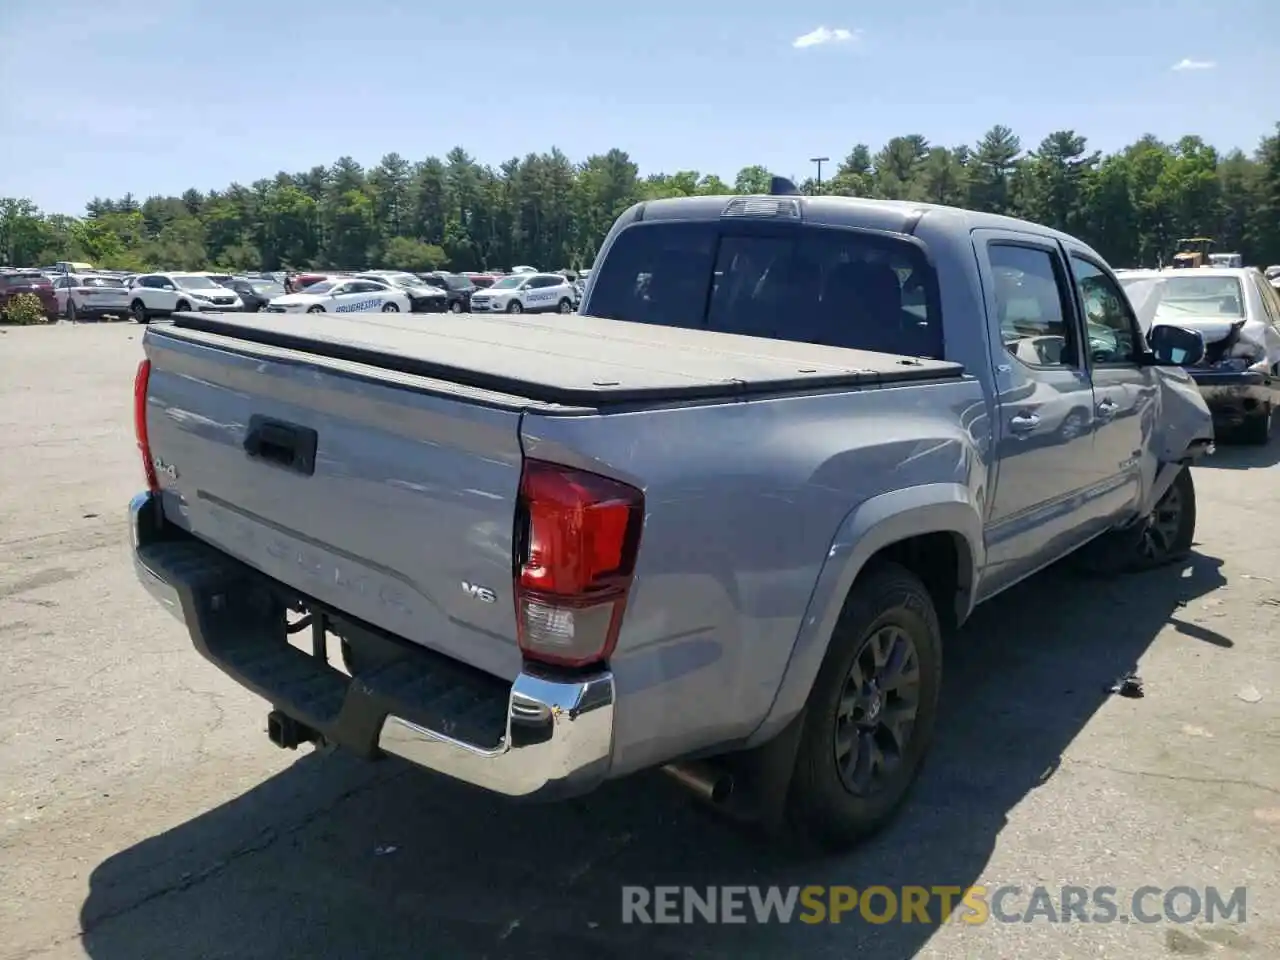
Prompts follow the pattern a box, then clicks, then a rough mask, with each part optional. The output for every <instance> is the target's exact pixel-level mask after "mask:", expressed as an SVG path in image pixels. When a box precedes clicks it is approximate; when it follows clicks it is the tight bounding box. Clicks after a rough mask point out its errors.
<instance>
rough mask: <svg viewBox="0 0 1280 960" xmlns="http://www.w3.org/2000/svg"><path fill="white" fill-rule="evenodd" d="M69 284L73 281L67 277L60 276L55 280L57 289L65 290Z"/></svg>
mask: <svg viewBox="0 0 1280 960" xmlns="http://www.w3.org/2000/svg"><path fill="white" fill-rule="evenodd" d="M69 286H71V281H70V280H69V279H67V278H66V277H59V278H58V279H57V280H55V281H53V289H55V290H65V289H66V288H67V287H69Z"/></svg>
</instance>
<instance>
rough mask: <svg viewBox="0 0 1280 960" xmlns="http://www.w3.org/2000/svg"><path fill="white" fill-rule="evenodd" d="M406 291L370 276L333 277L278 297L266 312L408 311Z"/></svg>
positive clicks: (409, 306) (409, 309)
mask: <svg viewBox="0 0 1280 960" xmlns="http://www.w3.org/2000/svg"><path fill="white" fill-rule="evenodd" d="M412 309H413V304H412V302H411V301H410V299H409V295H408V294H407V293H405V291H403V290H400V289H398V288H396V287H393V286H392V285H391V284H389V283H384V282H383V281H381V280H372V279H369V278H367V277H346V278H344V277H334V278H333V279H331V280H321V281H320V282H319V283H313V284H311V286H309V287H307V288H306V290H304V291H302V292H301V293H287V294H285V295H284V296H283V297H276V298H275V299H274V300H272V301H271V302H270V303H269V304H267V306H266V312H267V313H402V312H403V313H409V312H410V311H411V310H412Z"/></svg>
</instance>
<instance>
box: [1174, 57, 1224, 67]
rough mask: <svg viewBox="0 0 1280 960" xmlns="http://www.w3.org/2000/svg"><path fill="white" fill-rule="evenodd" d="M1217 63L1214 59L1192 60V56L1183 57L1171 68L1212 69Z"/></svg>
mask: <svg viewBox="0 0 1280 960" xmlns="http://www.w3.org/2000/svg"><path fill="white" fill-rule="evenodd" d="M1216 66H1217V64H1216V63H1214V62H1213V61H1212V60H1192V59H1191V58H1190V57H1183V58H1182V59H1181V60H1179V61H1178V62H1177V63H1175V64H1174V65H1173V66H1172V67H1171V68H1170V69H1172V70H1212V69H1213V68H1214V67H1216Z"/></svg>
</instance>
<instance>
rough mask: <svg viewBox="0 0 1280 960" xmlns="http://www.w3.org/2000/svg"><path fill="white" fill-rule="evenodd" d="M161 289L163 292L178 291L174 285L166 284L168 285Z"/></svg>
mask: <svg viewBox="0 0 1280 960" xmlns="http://www.w3.org/2000/svg"><path fill="white" fill-rule="evenodd" d="M160 289H161V290H177V289H178V288H177V287H175V286H174V285H173V284H172V283H166V284H165V285H164V286H163V287H161V288H160Z"/></svg>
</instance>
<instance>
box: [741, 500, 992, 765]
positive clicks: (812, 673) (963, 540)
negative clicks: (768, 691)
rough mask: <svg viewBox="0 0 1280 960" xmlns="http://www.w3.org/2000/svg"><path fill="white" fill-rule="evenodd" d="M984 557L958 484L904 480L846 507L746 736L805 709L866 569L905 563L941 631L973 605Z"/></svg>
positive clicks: (765, 732)
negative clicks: (760, 713)
mask: <svg viewBox="0 0 1280 960" xmlns="http://www.w3.org/2000/svg"><path fill="white" fill-rule="evenodd" d="M984 560H985V551H984V547H983V536H982V514H981V511H980V510H979V508H978V506H977V504H976V503H975V502H974V500H973V496H972V493H971V491H970V490H969V489H968V488H967V487H965V486H963V485H961V484H958V483H937V484H922V485H919V486H913V487H905V488H903V489H901V490H893V491H890V492H888V493H884V494H881V495H880V496H877V497H872V498H871V499H870V500H867V501H866V502H865V503H863V504H861V505H860V506H858V507H856V508H855V509H854V510H852V511H850V513H849V514H848V515H847V516H846V517H845V518H844V520H843V521H842V522H841V524H840V526H839V528H838V529H837V531H836V533H835V535H834V536H833V537H832V540H831V544H830V548H829V549H828V551H827V557H826V560H825V561H824V562H823V565H822V569H821V570H820V571H819V573H818V578H817V580H816V582H815V585H814V589H813V592H812V594H811V595H810V598H809V604H808V607H807V609H806V610H805V614H804V618H803V619H802V620H801V626H800V630H799V631H798V633H797V635H796V639H795V643H794V645H793V647H792V650H791V656H790V658H789V659H788V660H787V665H786V669H785V670H784V672H783V676H782V680H781V682H780V683H779V685H778V691H777V694H776V695H775V697H774V701H773V705H772V706H771V707H770V709H769V712H768V714H767V715H766V717H765V719H764V720H763V722H762V723H761V724H760V726H759V727H758V728H757V729H756V731H755V732H754V733H753V734H752V736H751V738H750V743H751V744H752V745H755V744H758V743H762V742H764V741H766V740H769V739H770V738H772V737H773V736H774V735H776V734H777V733H778V732H779V731H781V730H782V729H783V728H784V727H785V726H786V725H787V724H788V723H789V722H790V721H791V720H793V719H794V718H795V717H796V716H797V715H798V714H799V713H800V711H801V710H802V709H803V708H804V704H805V701H806V700H807V699H808V696H809V691H810V689H811V688H812V686H813V682H814V679H815V678H816V677H817V675H818V670H819V668H820V667H821V665H822V660H823V657H825V656H826V652H827V648H828V646H829V644H830V642H831V636H832V633H833V632H834V630H835V625H836V621H837V620H838V619H839V616H840V611H841V609H842V607H843V606H844V602H845V598H846V597H847V596H848V595H849V591H850V590H851V589H852V588H853V585H854V583H855V582H857V581H858V579H859V577H861V576H863V575H864V574H865V573H866V571H868V570H871V569H874V568H875V567H876V566H877V565H879V564H880V563H882V562H887V561H892V562H896V563H898V564H900V565H902V566H904V567H906V568H907V569H908V570H911V571H912V572H913V573H914V574H915V575H916V576H918V577H919V578H920V579H921V581H922V582H923V583H924V585H925V587H926V588H927V589H928V590H929V593H930V596H931V597H932V598H933V601H934V605H935V607H936V609H937V611H938V617H939V620H940V621H941V623H942V625H943V629H944V630H946V629H949V628H954V627H957V626H959V625H960V624H961V623H963V622H964V621H965V620H966V619H967V618H968V616H969V614H970V613H971V612H972V610H973V606H974V596H975V592H976V585H977V576H978V571H980V570H981V569H982V565H983V563H984Z"/></svg>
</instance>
